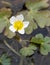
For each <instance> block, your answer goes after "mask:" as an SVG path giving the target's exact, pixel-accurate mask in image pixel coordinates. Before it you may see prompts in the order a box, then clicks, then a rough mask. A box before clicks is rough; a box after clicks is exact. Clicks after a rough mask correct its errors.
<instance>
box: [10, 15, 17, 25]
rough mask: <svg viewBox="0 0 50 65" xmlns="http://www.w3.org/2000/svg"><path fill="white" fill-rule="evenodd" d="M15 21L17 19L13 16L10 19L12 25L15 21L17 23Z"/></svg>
mask: <svg viewBox="0 0 50 65" xmlns="http://www.w3.org/2000/svg"><path fill="white" fill-rule="evenodd" d="M15 19H16V18H15V16H12V17H11V18H10V23H11V24H13V23H14V21H15Z"/></svg>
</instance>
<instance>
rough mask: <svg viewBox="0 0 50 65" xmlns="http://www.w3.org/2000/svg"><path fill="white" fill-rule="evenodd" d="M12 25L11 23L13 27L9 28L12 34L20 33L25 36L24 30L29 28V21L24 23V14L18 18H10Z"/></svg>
mask: <svg viewBox="0 0 50 65" xmlns="http://www.w3.org/2000/svg"><path fill="white" fill-rule="evenodd" d="M10 23H11V26H10V27H9V29H10V30H11V31H12V32H16V31H18V32H19V33H20V34H24V33H25V30H24V29H25V28H27V27H28V25H29V21H24V16H23V15H22V14H20V15H18V16H16V17H15V16H12V17H11V18H10Z"/></svg>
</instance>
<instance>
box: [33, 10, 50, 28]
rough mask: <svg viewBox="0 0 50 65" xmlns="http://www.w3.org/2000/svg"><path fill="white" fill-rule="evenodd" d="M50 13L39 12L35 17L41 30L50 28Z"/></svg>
mask: <svg viewBox="0 0 50 65" xmlns="http://www.w3.org/2000/svg"><path fill="white" fill-rule="evenodd" d="M49 17H50V11H48V10H46V11H39V12H37V13H36V14H35V15H34V19H35V20H36V22H37V24H38V25H39V27H40V28H44V27H45V26H50V18H49Z"/></svg>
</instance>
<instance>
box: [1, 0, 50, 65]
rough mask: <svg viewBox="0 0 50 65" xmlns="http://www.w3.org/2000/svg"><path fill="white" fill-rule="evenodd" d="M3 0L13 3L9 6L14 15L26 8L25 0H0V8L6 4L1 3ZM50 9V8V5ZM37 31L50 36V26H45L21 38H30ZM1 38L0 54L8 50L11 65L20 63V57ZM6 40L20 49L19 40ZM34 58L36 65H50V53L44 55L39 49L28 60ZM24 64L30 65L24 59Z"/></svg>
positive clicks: (2, 37) (2, 36)
mask: <svg viewBox="0 0 50 65" xmlns="http://www.w3.org/2000/svg"><path fill="white" fill-rule="evenodd" d="M1 1H7V2H10V3H11V4H12V6H9V7H10V8H11V9H12V11H13V12H14V13H13V15H15V14H16V13H17V12H18V11H20V10H22V9H23V8H24V3H25V0H0V8H2V7H5V6H6V5H4V4H3V3H1ZM49 3H50V2H49ZM6 7H7V8H9V7H8V6H6ZM48 9H49V10H50V7H49V8H48ZM47 29H48V30H47ZM37 33H42V34H43V35H44V36H46V35H47V36H50V27H49V28H44V29H40V28H38V29H37V30H35V31H33V32H32V34H30V35H26V34H25V35H21V38H24V39H30V38H31V37H32V36H34V35H35V34H37ZM4 38H6V37H5V36H4V35H3V34H0V39H1V40H2V39H4ZM1 40H0V55H1V54H2V53H4V52H6V53H7V54H8V55H9V56H11V57H12V61H11V62H12V63H11V65H19V62H20V57H19V56H17V55H15V54H14V53H13V52H12V51H11V50H10V49H9V48H7V47H6V46H5V45H4V44H3V41H1ZM6 40H7V41H8V43H9V44H10V45H11V46H12V47H13V48H15V49H17V51H18V50H19V49H18V47H19V48H20V45H19V44H18V43H19V42H17V41H16V40H14V39H11V40H10V39H7V38H6ZM11 43H12V44H11ZM33 58H34V62H35V65H50V53H49V54H48V55H47V56H42V55H41V54H39V53H37V51H36V52H35V54H34V55H33V56H32V57H30V58H27V59H26V60H28V59H29V60H33ZM23 65H28V64H27V63H25V61H24V62H23Z"/></svg>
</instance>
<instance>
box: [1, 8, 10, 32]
mask: <svg viewBox="0 0 50 65" xmlns="http://www.w3.org/2000/svg"><path fill="white" fill-rule="evenodd" d="M10 15H11V9H7V8H1V9H0V33H2V32H3V30H4V28H5V27H6V26H7V24H8V22H9V21H8V17H10Z"/></svg>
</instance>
